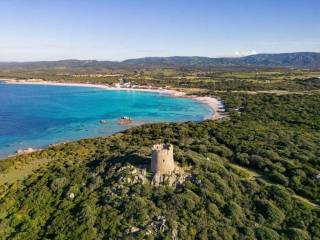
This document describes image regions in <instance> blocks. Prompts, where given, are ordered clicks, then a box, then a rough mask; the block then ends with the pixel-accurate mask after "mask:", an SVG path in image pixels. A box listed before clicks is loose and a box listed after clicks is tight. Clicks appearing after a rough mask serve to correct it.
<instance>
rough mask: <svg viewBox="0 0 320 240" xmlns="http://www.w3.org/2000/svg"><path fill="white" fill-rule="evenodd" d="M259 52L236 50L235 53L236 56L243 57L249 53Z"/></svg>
mask: <svg viewBox="0 0 320 240" xmlns="http://www.w3.org/2000/svg"><path fill="white" fill-rule="evenodd" d="M257 53H258V52H257V51H256V50H246V51H235V52H234V55H235V56H236V57H243V56H248V55H255V54H257Z"/></svg>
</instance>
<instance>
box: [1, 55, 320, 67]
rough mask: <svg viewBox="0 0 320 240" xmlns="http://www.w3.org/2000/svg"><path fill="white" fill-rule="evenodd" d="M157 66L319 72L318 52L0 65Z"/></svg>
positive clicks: (9, 63)
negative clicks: (257, 68) (295, 69)
mask: <svg viewBox="0 0 320 240" xmlns="http://www.w3.org/2000/svg"><path fill="white" fill-rule="evenodd" d="M156 67H195V68H197V67H293V68H312V69H320V53H315V52H297V53H279V54H256V55H250V56H246V57H238V58H209V57H181V56H174V57H146V58H137V59H128V60H125V61H122V62H116V61H96V60H61V61H41V62H0V69H46V68H50V69H51V68H96V69H103V68H108V69H122V68H156Z"/></svg>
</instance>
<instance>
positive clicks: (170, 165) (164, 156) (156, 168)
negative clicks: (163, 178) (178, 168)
mask: <svg viewBox="0 0 320 240" xmlns="http://www.w3.org/2000/svg"><path fill="white" fill-rule="evenodd" d="M174 168H175V166H174V161H173V145H172V144H156V145H154V146H153V148H152V157H151V171H152V172H153V173H156V174H160V175H161V174H170V173H172V172H173V171H174Z"/></svg>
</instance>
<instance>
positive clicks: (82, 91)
mask: <svg viewBox="0 0 320 240" xmlns="http://www.w3.org/2000/svg"><path fill="white" fill-rule="evenodd" d="M211 114H212V110H211V109H210V108H209V107H208V106H207V105H204V104H201V103H199V102H196V101H194V100H192V99H184V98H172V97H169V96H166V95H161V94H158V93H149V92H137V91H116V90H109V91H108V90H104V89H99V88H89V87H68V86H44V85H12V84H1V83H0V156H1V157H4V156H7V155H9V154H12V153H15V152H16V150H17V149H26V148H29V147H32V148H41V147H45V146H48V145H49V144H52V143H57V142H62V141H67V140H77V139H81V138H87V137H97V136H104V135H111V134H113V133H115V132H119V131H121V130H124V129H126V128H128V126H120V125H118V124H117V120H118V118H119V117H121V116H129V117H131V118H133V119H134V121H135V122H136V123H151V122H167V121H170V122H180V121H189V120H190V121H199V120H202V119H204V118H205V117H207V116H209V115H211ZM102 119H105V120H107V123H106V124H101V123H100V120H102Z"/></svg>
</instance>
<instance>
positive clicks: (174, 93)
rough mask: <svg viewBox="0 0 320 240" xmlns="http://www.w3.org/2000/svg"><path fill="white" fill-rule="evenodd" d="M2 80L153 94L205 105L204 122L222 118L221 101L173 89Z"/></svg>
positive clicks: (16, 80)
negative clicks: (209, 112)
mask: <svg viewBox="0 0 320 240" xmlns="http://www.w3.org/2000/svg"><path fill="white" fill-rule="evenodd" d="M0 80H3V82H4V83H5V84H21V85H46V86H64V87H91V88H100V89H104V90H109V91H139V92H153V93H159V94H164V95H168V96H171V97H176V98H189V99H193V100H195V101H198V102H200V103H202V104H206V105H207V106H208V107H209V108H210V109H211V110H212V111H213V113H212V114H211V115H210V116H209V117H205V119H204V120H208V119H210V120H218V119H221V118H223V115H222V113H221V112H223V111H224V107H223V103H222V101H220V100H218V99H217V98H214V97H209V96H205V97H201V96H197V95H187V94H186V93H185V92H182V91H178V90H175V89H163V88H152V87H150V88H146V87H144V86H139V85H135V86H134V87H130V88H128V87H112V86H108V85H104V84H92V83H68V82H53V81H43V80H41V79H26V80H18V79H8V78H7V79H0Z"/></svg>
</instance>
